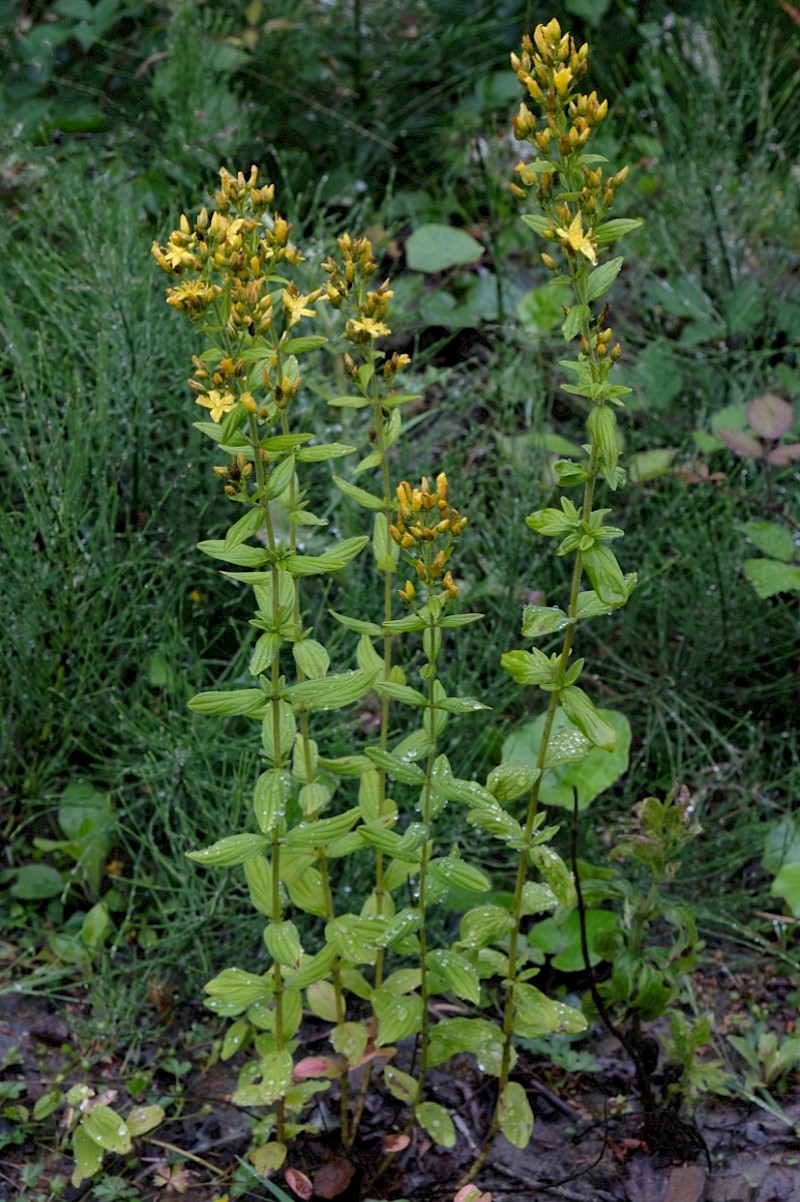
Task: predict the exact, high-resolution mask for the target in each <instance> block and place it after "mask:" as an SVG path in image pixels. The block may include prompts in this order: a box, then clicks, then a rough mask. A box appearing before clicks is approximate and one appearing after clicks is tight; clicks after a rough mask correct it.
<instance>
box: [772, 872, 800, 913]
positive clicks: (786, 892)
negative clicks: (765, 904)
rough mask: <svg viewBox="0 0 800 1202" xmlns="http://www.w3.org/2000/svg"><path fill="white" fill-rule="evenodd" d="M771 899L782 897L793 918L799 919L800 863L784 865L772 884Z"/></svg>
mask: <svg viewBox="0 0 800 1202" xmlns="http://www.w3.org/2000/svg"><path fill="white" fill-rule="evenodd" d="M770 896H771V897H782V898H783V900H784V901H785V902H786V904H787V906H788V907H789V909H790V910H791V912H792V914H793V915H794V917H795V918H800V863H799V862H794V863H789V864H784V865H783V866H782V868H781V870H780V872H779V873H778V875H777V876H776V877H775V880H774V881H773V882H772V886H771V888H770Z"/></svg>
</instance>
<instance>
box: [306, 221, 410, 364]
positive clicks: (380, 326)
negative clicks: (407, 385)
mask: <svg viewBox="0 0 800 1202" xmlns="http://www.w3.org/2000/svg"><path fill="white" fill-rule="evenodd" d="M337 242H338V246H339V252H340V257H339V258H338V259H335V258H333V257H332V256H331V257H330V258H328V259H327V260H326V261H325V262H324V263H323V264H322V267H323V270H324V271H326V272H327V273H328V277H329V278H328V283H327V285H326V288H325V296H326V299H327V300H328V301H330V303H331V305H332V306H333V307H334V309H343V310H344V312H345V314H346V321H345V327H344V334H345V337H346V338H347V339H348V340H349V341H350V342H352V343H354V344H355V346H364V344H366V345H367V346H370V345H372V344H374V342H375V340H376V339H378V338H385V337H386V336H387V335H388V334H391V332H392V331H391V329H390V327H389V325H388V324H387V321H386V318H387V316H388V313H389V301H390V300H391V299H392V296H393V295H394V294H393V293H392V291H391V289H390V287H389V281H388V280H384V281H383V283H382V284H379V285H378V287H377V288H370V287H369V281H370V279H371V277H372V276H373V275H374V274H375V272H376V271H377V269H378V264H377V262H376V261H375V258H374V257H373V252H372V243H371V242H370V240H369V238H351V237H350V235H349V234H342V236H341V237H340V238H338V239H337ZM408 363H410V359H409V356H408V355H398V354H393V355H390V356H388V357H387V358H386V359H385V361H384V364H383V374H384V376H385V377H386V378H387V380H391V379H392V378H393V377H394V376H395V375H396V374H397V372H398V371H400V370H401V369H402V368H403V367H406V366H407V364H408ZM348 369H349V370H350V372H351V374H353V373H354V372H355V371H356V370H357V369H356V367H355V364H354V363H353V362H352V359H350V360H349V362H348Z"/></svg>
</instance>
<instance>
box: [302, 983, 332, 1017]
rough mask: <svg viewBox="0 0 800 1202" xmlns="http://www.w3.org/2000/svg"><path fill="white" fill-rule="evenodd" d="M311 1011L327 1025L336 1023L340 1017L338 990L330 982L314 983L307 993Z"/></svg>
mask: <svg viewBox="0 0 800 1202" xmlns="http://www.w3.org/2000/svg"><path fill="white" fill-rule="evenodd" d="M306 997H307V999H308V1006H309V1009H310V1010H312V1011H313V1013H314V1014H316V1016H317V1018H321V1019H324V1020H325V1022H327V1023H335V1022H336V1021H337V1017H338V1013H339V1011H338V1007H337V1004H336V990H335V989H334V987H333V985H332V984H331V982H330V981H314V982H313V983H312V984H311V985H309V987H308V989H307V991H306Z"/></svg>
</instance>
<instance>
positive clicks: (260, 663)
mask: <svg viewBox="0 0 800 1202" xmlns="http://www.w3.org/2000/svg"><path fill="white" fill-rule="evenodd" d="M282 642H283V639H282V637H281V636H280V635H279V634H278V632H277V631H272V630H267V631H265V632H264V634H262V635H259V638H258V640H257V641H256V645H255V647H254V648H253V654H252V655H251V656H250V664H249V669H250V675H251V676H260V675H261V673H262V672H266V670H267V668H269V667H270V665H271V664H272V661H273V660H274V658H275V656H276V655H277V654H278V652H279V651H280V649H281V643H282Z"/></svg>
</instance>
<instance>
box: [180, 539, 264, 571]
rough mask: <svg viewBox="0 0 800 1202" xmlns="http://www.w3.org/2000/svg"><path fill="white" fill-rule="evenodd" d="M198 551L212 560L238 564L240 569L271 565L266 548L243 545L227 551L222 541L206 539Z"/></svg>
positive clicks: (198, 546) (199, 544) (200, 544)
mask: <svg viewBox="0 0 800 1202" xmlns="http://www.w3.org/2000/svg"><path fill="white" fill-rule="evenodd" d="M197 550H198V551H202V552H203V554H204V555H209V556H210V557H211V559H224V560H226V561H227V562H228V563H235V564H238V566H239V567H240V568H260V567H263V565H264V564H265V563H269V552H268V551H267V550H266V548H261V547H249V546H247V545H246V544H242V546H239V547H234V548H233V549H232V550H230V551H226V549H225V543H224V542H223V541H222V539H215V538H212V539H206V540H205V542H202V543H198V544H197Z"/></svg>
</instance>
